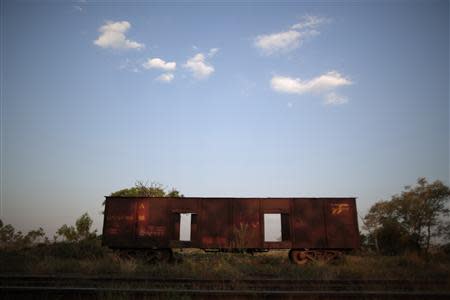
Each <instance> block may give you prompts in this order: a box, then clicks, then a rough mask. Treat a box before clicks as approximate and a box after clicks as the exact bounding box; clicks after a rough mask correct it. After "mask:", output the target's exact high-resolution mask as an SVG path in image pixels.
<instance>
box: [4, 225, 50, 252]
mask: <svg viewBox="0 0 450 300" xmlns="http://www.w3.org/2000/svg"><path fill="white" fill-rule="evenodd" d="M44 237H45V232H44V229H42V228H41V227H39V229H37V230H31V231H29V232H28V233H27V234H25V235H24V234H23V233H22V232H21V231H17V232H16V230H15V229H14V227H13V226H12V225H11V224H7V225H4V224H3V222H2V220H0V248H12V249H20V248H25V247H30V246H32V245H33V244H35V243H38V242H41V241H42V240H43V239H44Z"/></svg>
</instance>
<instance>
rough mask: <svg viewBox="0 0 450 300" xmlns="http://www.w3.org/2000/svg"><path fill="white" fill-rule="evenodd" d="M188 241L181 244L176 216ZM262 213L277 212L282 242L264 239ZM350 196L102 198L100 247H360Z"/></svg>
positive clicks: (354, 205) (353, 207)
mask: <svg viewBox="0 0 450 300" xmlns="http://www.w3.org/2000/svg"><path fill="white" fill-rule="evenodd" d="M182 213H191V214H192V219H191V240H190V241H180V214H182ZM264 214H280V215H281V223H282V224H281V227H282V241H277V242H266V241H264ZM356 216H357V214H356V201H355V199H354V198H149V197H148V198H122V197H106V207H105V217H104V227H103V243H104V244H105V245H108V246H110V247H119V248H120V247H123V248H154V247H160V248H166V247H194V248H266V249H289V248H309V249H312V248H319V249H321V248H333V249H351V248H358V247H359V232H358V223H357V217H356Z"/></svg>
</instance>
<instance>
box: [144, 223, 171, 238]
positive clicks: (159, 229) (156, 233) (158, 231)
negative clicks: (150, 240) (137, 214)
mask: <svg viewBox="0 0 450 300" xmlns="http://www.w3.org/2000/svg"><path fill="white" fill-rule="evenodd" d="M165 234H166V227H165V226H153V225H148V226H147V227H143V228H140V229H139V231H138V235H139V236H151V237H164V236H165Z"/></svg>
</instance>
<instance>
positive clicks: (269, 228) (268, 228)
mask: <svg viewBox="0 0 450 300" xmlns="http://www.w3.org/2000/svg"><path fill="white" fill-rule="evenodd" d="M282 236H283V235H282V231H281V214H264V241H265V242H281V240H282Z"/></svg>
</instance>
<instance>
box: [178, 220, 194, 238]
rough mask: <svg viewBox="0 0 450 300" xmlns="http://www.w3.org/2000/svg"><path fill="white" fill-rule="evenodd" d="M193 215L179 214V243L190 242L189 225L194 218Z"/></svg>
mask: <svg viewBox="0 0 450 300" xmlns="http://www.w3.org/2000/svg"><path fill="white" fill-rule="evenodd" d="M193 215H194V214H193V213H180V241H184V242H189V241H190V240H191V230H192V228H191V225H192V221H195V220H196V218H195V217H194V216H193Z"/></svg>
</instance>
